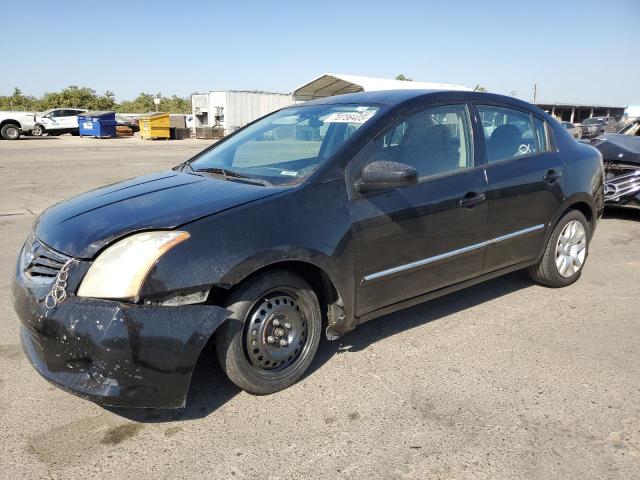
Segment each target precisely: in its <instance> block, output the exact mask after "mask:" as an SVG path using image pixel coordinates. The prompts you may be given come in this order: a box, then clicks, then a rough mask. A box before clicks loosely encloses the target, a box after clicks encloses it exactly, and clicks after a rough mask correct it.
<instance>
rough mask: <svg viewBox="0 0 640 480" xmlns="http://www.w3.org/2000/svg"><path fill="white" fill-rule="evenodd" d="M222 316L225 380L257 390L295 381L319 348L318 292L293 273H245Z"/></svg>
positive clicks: (218, 341)
mask: <svg viewBox="0 0 640 480" xmlns="http://www.w3.org/2000/svg"><path fill="white" fill-rule="evenodd" d="M225 306H226V308H228V309H229V310H230V311H231V315H230V316H229V318H228V319H227V321H226V322H225V323H224V324H222V326H221V327H220V328H219V329H218V331H217V332H216V337H215V346H216V354H217V356H218V361H219V362H220V365H221V367H222V369H223V370H224V371H225V372H226V374H227V376H228V377H229V379H230V380H231V381H232V382H233V383H235V384H236V385H237V386H238V387H240V388H241V389H243V390H245V391H247V392H249V393H253V394H256V395H267V394H270V393H274V392H277V391H279V390H282V389H284V388H287V387H289V386H290V385H293V384H294V383H295V382H297V381H298V380H299V379H300V378H301V377H302V376H303V375H304V373H305V372H306V370H307V369H308V368H309V365H310V364H311V362H312V360H313V357H314V356H315V354H316V351H317V350H318V344H319V342H320V334H321V330H322V316H321V313H320V305H319V303H318V297H317V296H316V294H315V292H314V291H313V289H312V288H311V287H310V286H309V284H308V283H307V282H306V281H305V280H304V279H302V278H301V277H299V276H298V275H296V274H294V273H291V272H288V271H285V270H273V271H270V272H266V273H264V274H260V275H258V276H255V277H253V278H249V279H248V280H245V281H244V282H243V283H241V284H240V285H239V286H238V287H237V288H236V289H235V290H234V291H233V292H232V293H231V294H230V296H229V298H228V300H227V302H226V304H225Z"/></svg>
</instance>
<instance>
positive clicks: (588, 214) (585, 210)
mask: <svg viewBox="0 0 640 480" xmlns="http://www.w3.org/2000/svg"><path fill="white" fill-rule="evenodd" d="M569 210H578V211H579V212H580V213H582V214H583V215H584V218H586V219H587V221H588V222H589V226H590V227H591V231H593V211H592V210H591V207H590V206H589V204H588V203H585V202H576V203H574V204H572V205H570V206H569V207H568V208H567V209H566V210H565V211H564V212H562V215H560V218H562V217H563V216H564V215H565V214H566V213H567V212H568V211H569Z"/></svg>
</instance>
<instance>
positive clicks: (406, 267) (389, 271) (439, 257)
mask: <svg viewBox="0 0 640 480" xmlns="http://www.w3.org/2000/svg"><path fill="white" fill-rule="evenodd" d="M542 228H544V223H541V224H539V225H534V226H533V227H529V228H525V229H523V230H518V231H517V232H512V233H508V234H506V235H502V236H500V237H496V238H492V239H491V240H487V241H486V242H480V243H474V244H473V245H469V246H467V247H462V248H458V249H457V250H451V251H450V252H445V253H441V254H440V255H436V256H433V257H429V258H424V259H422V260H416V261H415V262H411V263H406V264H404V265H399V266H397V267H393V268H388V269H387V270H381V271H379V272H375V273H370V274H369V275H365V277H364V278H363V279H362V283H366V282H370V281H372V280H376V279H378V278H381V277H386V276H387V275H393V274H395V273H399V272H404V271H405V270H411V269H413V268H417V267H422V266H424V265H428V264H429V263H433V262H437V261H439V260H444V259H446V258H450V257H454V256H456V255H461V254H463V253H467V252H471V251H473V250H477V249H479V248H482V247H486V246H488V245H491V244H493V243H498V242H502V241H505V240H510V239H512V238H515V237H519V236H520V235H526V234H527V233H531V232H535V231H536V230H540V229H542Z"/></svg>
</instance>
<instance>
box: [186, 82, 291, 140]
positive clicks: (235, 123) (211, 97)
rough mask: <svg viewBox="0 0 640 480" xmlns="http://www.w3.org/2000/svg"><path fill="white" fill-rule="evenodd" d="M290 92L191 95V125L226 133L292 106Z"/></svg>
mask: <svg viewBox="0 0 640 480" xmlns="http://www.w3.org/2000/svg"><path fill="white" fill-rule="evenodd" d="M292 103H293V100H292V99H291V94H289V93H275V92H262V91H247V90H217V91H210V92H208V93H202V94H194V95H192V96H191V108H192V113H193V118H194V123H193V127H194V128H195V129H197V128H199V127H214V128H220V129H222V130H223V131H224V135H229V134H230V133H233V132H234V131H236V130H238V129H239V128H240V127H243V126H244V125H246V124H247V123H250V122H252V121H254V120H255V119H257V118H260V117H262V116H264V115H266V114H267V113H271V112H273V111H275V110H278V109H280V108H283V107H286V106H287V105H291V104H292Z"/></svg>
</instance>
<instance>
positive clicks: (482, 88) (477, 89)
mask: <svg viewBox="0 0 640 480" xmlns="http://www.w3.org/2000/svg"><path fill="white" fill-rule="evenodd" d="M473 91H474V92H487V91H488V90H487V89H486V88H484V87H483V86H482V85H480V84H478V85H476V87H475V88H474V89H473Z"/></svg>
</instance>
